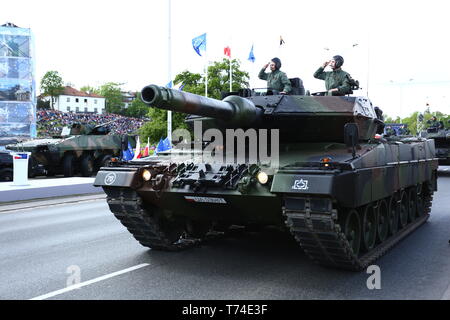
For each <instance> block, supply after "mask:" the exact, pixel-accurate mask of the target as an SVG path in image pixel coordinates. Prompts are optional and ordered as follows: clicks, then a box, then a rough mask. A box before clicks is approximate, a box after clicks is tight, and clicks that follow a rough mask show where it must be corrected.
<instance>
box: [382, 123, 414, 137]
mask: <svg viewBox="0 0 450 320" xmlns="http://www.w3.org/2000/svg"><path fill="white" fill-rule="evenodd" d="M384 135H385V136H390V137H393V136H409V135H411V131H410V130H409V128H408V124H406V123H385V124H384Z"/></svg>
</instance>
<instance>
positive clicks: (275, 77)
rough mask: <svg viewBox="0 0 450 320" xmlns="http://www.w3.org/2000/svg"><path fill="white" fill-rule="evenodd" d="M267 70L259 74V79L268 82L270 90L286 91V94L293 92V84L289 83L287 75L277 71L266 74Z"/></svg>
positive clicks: (262, 70)
mask: <svg viewBox="0 0 450 320" xmlns="http://www.w3.org/2000/svg"><path fill="white" fill-rule="evenodd" d="M264 71H265V69H264V68H263V69H261V71H260V72H259V74H258V78H260V79H261V80H267V87H268V88H270V89H274V90H278V91H280V92H281V91H284V92H286V93H289V92H291V90H292V87H291V82H290V81H289V79H288V77H287V75H286V73H284V72H283V71H280V70H275V71H272V72H270V73H267V72H264Z"/></svg>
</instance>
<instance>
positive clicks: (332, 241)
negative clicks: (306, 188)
mask: <svg viewBox="0 0 450 320" xmlns="http://www.w3.org/2000/svg"><path fill="white" fill-rule="evenodd" d="M286 198H287V196H285V197H284V199H286ZM311 198H312V197H310V198H307V199H306V206H305V208H304V209H303V210H295V209H292V208H290V209H286V206H285V205H283V215H284V217H285V218H286V220H285V224H286V225H287V227H288V228H289V230H290V232H291V234H292V235H293V236H294V238H295V239H296V240H297V242H298V243H299V244H300V246H301V247H302V249H303V250H304V252H305V253H306V254H307V255H308V256H309V258H311V259H312V260H313V261H315V262H316V263H318V264H320V265H323V266H326V267H333V268H339V269H346V270H351V271H360V270H362V269H365V268H367V267H368V266H369V265H370V264H372V263H373V262H374V261H375V260H376V259H378V258H380V257H381V256H383V255H384V254H385V253H386V252H387V251H389V250H390V249H391V248H392V247H393V246H394V245H395V244H397V243H398V242H400V240H402V239H403V238H405V237H406V236H407V235H409V234H410V233H412V232H413V231H414V230H415V229H417V228H418V227H419V226H421V225H422V224H423V223H425V222H426V220H427V219H428V218H429V216H430V214H429V213H430V211H431V202H432V199H433V197H432V193H430V194H429V195H428V196H426V197H424V198H423V200H424V212H423V215H422V216H420V217H418V218H416V219H415V220H414V221H412V222H410V223H409V224H408V225H406V226H405V227H404V228H402V229H400V230H398V231H397V233H395V234H394V235H392V236H390V237H389V238H387V239H386V240H385V241H384V242H382V243H380V244H378V245H377V246H375V247H374V248H373V249H372V250H370V251H369V252H366V253H364V254H363V255H360V256H356V255H355V254H354V253H353V251H352V249H351V246H350V244H349V242H348V241H347V239H346V237H345V235H344V233H343V231H342V228H341V226H340V225H339V222H338V221H337V210H336V209H331V211H329V212H313V211H311V210H310V208H311V206H310V204H309V203H310V200H311ZM283 203H285V201H284V202H283Z"/></svg>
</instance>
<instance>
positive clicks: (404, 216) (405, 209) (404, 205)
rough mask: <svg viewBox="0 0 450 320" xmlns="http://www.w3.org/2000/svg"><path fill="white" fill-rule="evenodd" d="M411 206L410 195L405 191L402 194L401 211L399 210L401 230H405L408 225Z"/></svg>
mask: <svg viewBox="0 0 450 320" xmlns="http://www.w3.org/2000/svg"><path fill="white" fill-rule="evenodd" d="M408 215H409V205H408V195H407V194H406V192H405V191H404V190H403V191H402V192H401V193H400V209H399V220H398V221H399V225H400V228H404V227H405V226H406V225H407V224H408Z"/></svg>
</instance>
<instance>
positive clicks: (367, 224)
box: [362, 203, 378, 251]
mask: <svg viewBox="0 0 450 320" xmlns="http://www.w3.org/2000/svg"><path fill="white" fill-rule="evenodd" d="M377 220H378V219H377V212H376V210H375V208H374V205H373V204H372V203H369V204H368V205H366V206H365V207H364V213H363V221H362V240H363V241H362V244H363V249H364V251H370V250H372V249H373V247H374V246H375V241H376V239H377Z"/></svg>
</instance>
